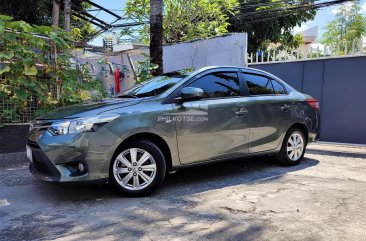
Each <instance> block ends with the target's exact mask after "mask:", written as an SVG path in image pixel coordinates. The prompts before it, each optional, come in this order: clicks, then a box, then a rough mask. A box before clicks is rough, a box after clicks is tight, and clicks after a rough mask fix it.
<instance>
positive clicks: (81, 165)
mask: <svg viewBox="0 0 366 241" xmlns="http://www.w3.org/2000/svg"><path fill="white" fill-rule="evenodd" d="M78 169H79V172H84V171H85V166H84V164H83V163H81V162H79V164H78Z"/></svg>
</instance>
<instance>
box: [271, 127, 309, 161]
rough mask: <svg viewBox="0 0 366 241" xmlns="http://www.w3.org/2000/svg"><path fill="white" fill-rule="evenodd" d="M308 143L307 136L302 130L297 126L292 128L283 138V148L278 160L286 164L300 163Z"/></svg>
mask: <svg viewBox="0 0 366 241" xmlns="http://www.w3.org/2000/svg"><path fill="white" fill-rule="evenodd" d="M296 143H298V144H296ZM306 144H307V143H306V138H305V135H304V132H303V131H302V130H300V129H297V128H294V129H290V130H289V131H288V132H287V133H286V135H285V138H284V139H283V143H282V147H281V150H280V152H279V153H278V155H277V161H278V162H279V163H280V164H282V165H285V166H295V165H298V164H299V163H300V162H301V160H302V158H303V157H304V154H305V149H306ZM291 147H292V148H291ZM291 149H293V151H292V150H291Z"/></svg>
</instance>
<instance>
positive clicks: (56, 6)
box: [52, 0, 60, 26]
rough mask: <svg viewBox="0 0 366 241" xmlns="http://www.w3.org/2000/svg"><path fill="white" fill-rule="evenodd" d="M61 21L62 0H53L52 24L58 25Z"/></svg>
mask: <svg viewBox="0 0 366 241" xmlns="http://www.w3.org/2000/svg"><path fill="white" fill-rule="evenodd" d="M59 23H60V2H59V1H58V0H53V6H52V25H56V26H58V25H59Z"/></svg>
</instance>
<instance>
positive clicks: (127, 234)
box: [0, 145, 366, 240]
mask: <svg viewBox="0 0 366 241" xmlns="http://www.w3.org/2000/svg"><path fill="white" fill-rule="evenodd" d="M0 187H1V188H0V240H208V239H210V240H211V239H213V240H366V148H365V147H344V146H335V145H311V146H309V150H308V152H307V154H306V155H305V159H304V161H303V163H302V164H301V165H299V166H296V167H280V166H278V165H277V164H276V163H275V162H273V160H272V159H270V158H268V157H263V158H250V159H244V160H236V161H230V162H224V163H218V164H212V165H205V166H200V167H195V168H189V169H185V170H181V171H179V172H177V173H176V174H172V175H169V176H168V177H167V179H166V180H165V182H164V184H163V186H162V187H161V188H160V189H159V190H158V191H157V192H156V193H155V194H154V195H153V196H151V197H146V198H126V197H122V196H119V195H118V194H116V193H115V192H114V191H113V190H112V189H110V188H109V186H108V185H101V186H70V185H57V184H49V183H44V182H41V181H38V180H36V179H34V178H33V177H32V176H31V175H30V173H29V171H28V169H27V167H26V166H15V167H11V168H4V167H3V168H0Z"/></svg>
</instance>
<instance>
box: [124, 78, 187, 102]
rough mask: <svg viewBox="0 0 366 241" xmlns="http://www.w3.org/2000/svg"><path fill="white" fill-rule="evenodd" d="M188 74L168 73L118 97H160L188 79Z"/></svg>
mask: <svg viewBox="0 0 366 241" xmlns="http://www.w3.org/2000/svg"><path fill="white" fill-rule="evenodd" d="M187 76H188V75H186V74H181V73H167V74H163V75H160V76H157V77H155V78H152V79H151V80H148V81H146V82H144V83H141V84H138V85H136V86H134V87H132V88H130V89H128V90H126V91H125V92H123V94H121V95H119V96H117V97H120V98H123V97H135V98H136V97H147V96H156V95H159V94H161V93H163V92H165V91H167V90H168V89H170V88H171V87H173V86H174V85H175V84H177V83H178V82H179V81H181V80H182V79H184V78H185V77H187Z"/></svg>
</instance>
